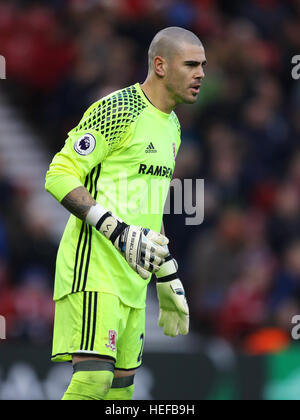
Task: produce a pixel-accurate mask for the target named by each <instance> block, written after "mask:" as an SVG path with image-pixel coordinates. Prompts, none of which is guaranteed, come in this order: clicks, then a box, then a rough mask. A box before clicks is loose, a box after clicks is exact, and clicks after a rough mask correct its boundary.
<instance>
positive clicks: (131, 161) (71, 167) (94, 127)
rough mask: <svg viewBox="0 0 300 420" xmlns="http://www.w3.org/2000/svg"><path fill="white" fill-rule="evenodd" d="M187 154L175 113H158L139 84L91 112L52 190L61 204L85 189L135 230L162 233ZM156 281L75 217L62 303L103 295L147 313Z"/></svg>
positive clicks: (65, 256) (58, 167)
mask: <svg viewBox="0 0 300 420" xmlns="http://www.w3.org/2000/svg"><path fill="white" fill-rule="evenodd" d="M179 146H180V126H179V123H178V119H177V117H176V115H175V113H174V112H172V113H171V114H166V113H164V112H162V111H160V110H158V109H157V108H155V107H154V106H153V105H152V104H151V103H150V102H149V101H148V99H147V98H146V96H145V94H144V93H143V91H142V89H141V87H140V85H139V84H138V83H137V84H135V85H133V86H130V87H127V88H125V89H122V90H118V91H116V92H114V93H112V94H110V95H108V96H106V97H104V98H102V99H101V100H99V101H97V102H96V103H94V104H93V105H92V106H91V107H90V108H89V109H88V110H87V111H86V112H85V114H84V115H83V118H82V119H81V121H80V123H79V124H78V126H77V127H76V128H74V129H73V130H71V131H70V132H69V134H68V138H67V140H66V142H65V145H64V147H63V149H62V150H61V151H60V152H59V153H57V154H56V155H55V156H54V159H53V161H52V163H51V164H50V168H49V170H48V172H47V174H46V190H47V191H48V192H50V193H51V194H52V195H53V196H54V197H55V198H56V199H57V200H59V201H61V200H62V199H63V198H64V197H65V196H66V195H67V194H68V193H69V192H70V191H72V190H73V189H75V188H77V187H79V186H82V185H84V186H85V187H86V188H87V189H88V191H89V192H90V193H91V195H92V196H93V197H94V199H95V200H96V201H97V202H99V203H100V204H101V205H102V206H103V207H104V208H106V209H107V210H109V211H111V212H112V213H113V214H114V215H115V216H118V217H120V218H121V219H122V220H124V222H126V223H127V224H131V225H135V226H142V227H144V228H149V229H152V230H155V231H156V232H160V230H161V224H162V218H163V210H164V205H165V201H166V198H167V195H168V190H169V185H170V181H171V179H172V175H173V172H174V167H175V158H176V155H177V152H178V148H179ZM149 281H150V278H149V279H148V281H145V280H143V279H142V278H141V277H140V276H139V275H138V274H137V273H136V272H135V271H133V269H132V268H131V267H130V266H129V265H128V263H127V261H126V260H125V259H124V258H123V256H122V255H121V254H120V253H119V252H118V251H117V250H116V249H115V247H114V246H113V245H112V243H111V242H110V241H109V240H108V239H107V238H105V237H104V236H103V235H102V234H101V233H100V232H98V231H97V230H96V229H95V228H94V227H92V226H90V225H88V224H87V223H85V222H83V221H82V220H80V219H78V218H77V217H75V216H74V215H71V216H70V218H69V220H68V223H67V225H66V228H65V231H64V233H63V236H62V239H61V242H60V245H59V249H58V254H57V261H56V274H55V286H54V299H55V300H58V299H60V298H62V297H63V296H65V295H67V294H70V293H75V292H79V291H102V292H108V293H112V294H114V295H117V296H118V297H119V298H120V299H121V300H122V301H123V303H124V304H125V305H128V306H131V307H135V308H143V307H144V306H145V301H146V291H147V284H148V282H149Z"/></svg>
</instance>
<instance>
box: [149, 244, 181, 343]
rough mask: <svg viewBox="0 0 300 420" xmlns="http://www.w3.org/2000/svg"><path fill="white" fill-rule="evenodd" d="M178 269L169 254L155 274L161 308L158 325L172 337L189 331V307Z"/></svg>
mask: <svg viewBox="0 0 300 420" xmlns="http://www.w3.org/2000/svg"><path fill="white" fill-rule="evenodd" d="M166 248H167V247H166ZM177 270H178V265H177V262H176V260H175V259H174V258H172V257H171V255H170V254H169V255H168V257H166V259H165V263H164V264H163V265H162V266H161V268H160V270H159V271H158V272H157V273H156V274H155V275H156V278H157V283H156V290H157V296H158V300H159V308H160V309H159V319H158V326H159V327H162V328H163V332H164V334H165V335H168V336H171V337H176V335H178V334H182V335H186V334H188V332H189V307H188V304H187V301H186V297H185V293H184V288H183V286H182V283H181V281H180V280H179V278H178V272H177Z"/></svg>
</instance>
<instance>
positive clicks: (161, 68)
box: [153, 55, 167, 77]
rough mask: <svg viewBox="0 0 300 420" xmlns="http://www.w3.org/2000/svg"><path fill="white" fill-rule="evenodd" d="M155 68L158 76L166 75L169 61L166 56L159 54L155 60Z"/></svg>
mask: <svg viewBox="0 0 300 420" xmlns="http://www.w3.org/2000/svg"><path fill="white" fill-rule="evenodd" d="M153 70H154V72H155V74H156V75H157V76H158V77H164V76H165V75H166V70H167V62H166V60H165V59H164V58H162V57H161V56H159V55H157V56H156V57H154V60H153Z"/></svg>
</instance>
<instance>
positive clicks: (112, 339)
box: [105, 330, 117, 351]
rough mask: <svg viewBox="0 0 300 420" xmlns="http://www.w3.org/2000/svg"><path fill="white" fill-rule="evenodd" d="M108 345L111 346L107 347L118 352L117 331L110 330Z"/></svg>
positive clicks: (106, 345)
mask: <svg viewBox="0 0 300 420" xmlns="http://www.w3.org/2000/svg"><path fill="white" fill-rule="evenodd" d="M108 343H109V344H105V347H107V348H109V349H111V351H116V348H117V332H116V331H115V330H109V334H108Z"/></svg>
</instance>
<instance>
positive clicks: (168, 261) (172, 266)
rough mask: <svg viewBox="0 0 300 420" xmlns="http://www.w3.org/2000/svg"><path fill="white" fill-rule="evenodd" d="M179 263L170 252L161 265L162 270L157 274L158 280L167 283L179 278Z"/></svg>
mask: <svg viewBox="0 0 300 420" xmlns="http://www.w3.org/2000/svg"><path fill="white" fill-rule="evenodd" d="M177 270H178V265H177V262H176V260H175V259H174V258H173V257H172V256H171V255H170V254H169V255H168V256H167V257H166V258H165V262H164V264H163V265H162V266H161V268H160V270H159V271H158V272H157V273H156V274H155V275H156V278H157V282H159V283H165V282H168V281H172V280H175V279H177V278H178V271H177Z"/></svg>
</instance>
